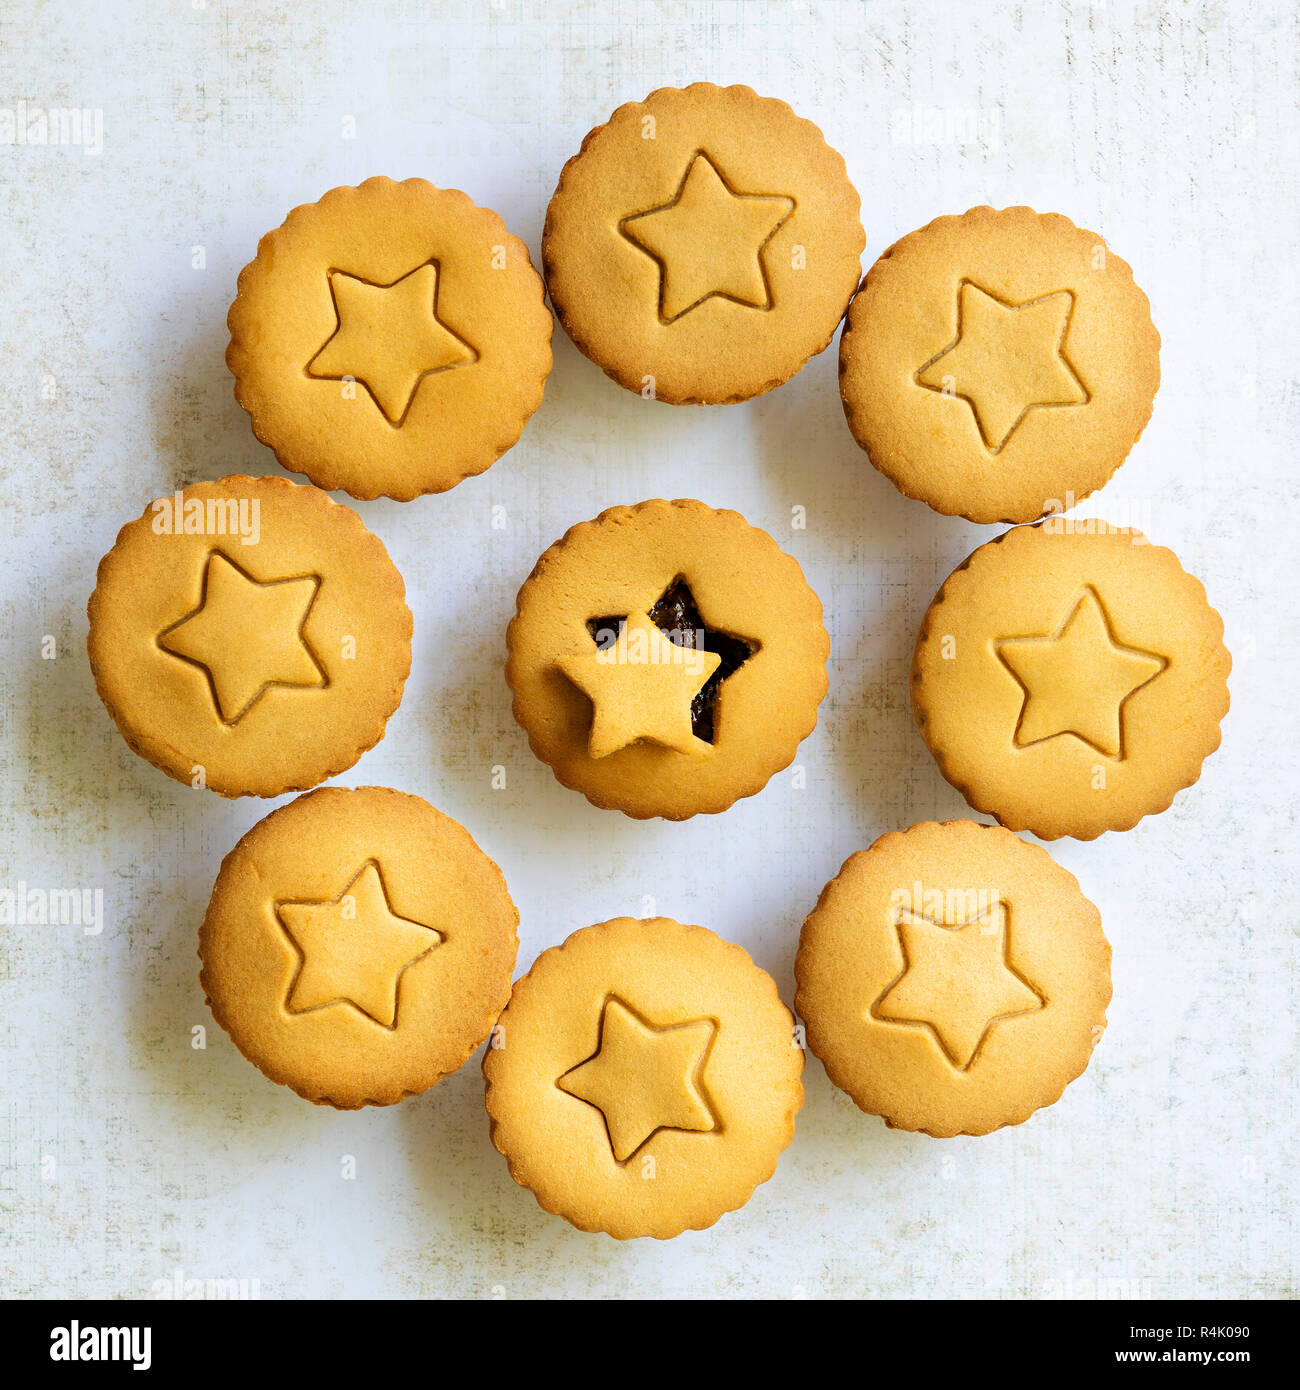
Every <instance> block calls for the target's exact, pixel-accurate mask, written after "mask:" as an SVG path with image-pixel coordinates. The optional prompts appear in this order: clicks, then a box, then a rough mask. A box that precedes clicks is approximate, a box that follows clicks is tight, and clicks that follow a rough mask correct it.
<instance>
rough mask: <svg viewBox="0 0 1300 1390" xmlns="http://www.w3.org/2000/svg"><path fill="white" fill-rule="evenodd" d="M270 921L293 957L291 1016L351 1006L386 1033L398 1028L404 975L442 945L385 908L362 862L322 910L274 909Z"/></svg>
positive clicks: (369, 867) (308, 906)
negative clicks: (291, 948)
mask: <svg viewBox="0 0 1300 1390" xmlns="http://www.w3.org/2000/svg"><path fill="white" fill-rule="evenodd" d="M275 915H276V916H277V917H278V918H279V921H280V925H281V926H282V927H283V928H284V930H285V932H286V934H287V935H288V937H289V939H290V941H292V942H293V944H294V946H295V947H296V948H297V951H298V955H299V957H300V964H299V966H298V973H297V974H296V975H295V976H294V980H293V984H292V985H290V987H289V997H288V999H287V1000H286V1001H285V1002H286V1007H287V1008H288V1009H289V1012H290V1013H295V1014H301V1013H306V1012H307V1011H308V1010H310V1009H320V1008H323V1007H324V1006H325V1005H327V1004H351V1005H352V1007H353V1008H355V1009H359V1010H360V1011H361V1012H362V1013H363V1014H365V1015H366V1016H367V1017H369V1018H372V1019H374V1021H375V1022H376V1023H379V1024H382V1025H383V1027H385V1028H395V1027H396V1026H397V990H398V985H399V984H400V982H401V978H402V976H403V974H404V973H405V972H406V970H407V969H408V968H409V967H410V966H412V965H414V964H415V962H416V961H417V960H422V959H423V958H424V957H425V956H427V955H428V954H429V952H430V951H432V950H433V948H434V947H435V946H437V945H439V944H440V943H441V942H442V940H443V934H442V933H441V932H439V931H435V930H434V929H433V928H432V927H426V926H424V925H423V924H422V923H420V922H412V921H409V920H408V919H407V918H405V917H398V916H397V915H396V914H395V913H394V912H393V910H392V908H391V907H390V906H389V905H388V895H387V893H386V892H385V891H384V881H383V878H382V876H381V875H380V872H379V865H378V864H376V863H375V861H374V860H373V859H372V860H369V861H368V862H367V863H366V864H365V865H364V866H363V867H362V869H361V871H360V873H358V874H357V875H356V877H355V878H353V880H352V882H351V883H349V884H348V886H347V887H346V888H345V889H344V890H343V891H342V892H341V893H340V894H339V895H338V897H337V898H331V899H330V900H329V901H328V902H279V903H276V905H275Z"/></svg>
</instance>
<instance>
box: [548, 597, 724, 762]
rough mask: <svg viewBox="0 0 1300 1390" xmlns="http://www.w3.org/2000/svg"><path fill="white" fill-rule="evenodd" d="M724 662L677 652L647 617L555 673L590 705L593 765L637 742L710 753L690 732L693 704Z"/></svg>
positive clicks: (694, 650) (696, 652)
mask: <svg viewBox="0 0 1300 1390" xmlns="http://www.w3.org/2000/svg"><path fill="white" fill-rule="evenodd" d="M721 660H722V658H721V657H720V656H719V655H718V654H717V652H710V651H705V650H703V649H702V648H699V647H687V646H684V645H682V646H679V645H678V644H677V643H676V642H674V641H673V640H672V638H671V637H669V636H668V635H667V634H666V633H665V632H662V631H661V630H660V629H659V628H658V627H656V626H655V624H654V622H653V621H652V620H651V619H650V617H649V615H648V614H646V613H630V614H629V615H628V618H627V621H626V623H624V625H623V630H622V632H621V633H620V634H619V637H618V640H617V641H616V642H615V643H614V644H613V645H612V646H609V647H607V648H605V649H604V650H599V651H592V652H583V653H582V654H581V655H579V656H567V657H561V658H560V660H559V662H558V665H559V667H560V670H561V671H563V672H564V674H565V675H566V676H568V678H569V679H570V680H571V681H572V682H573V683H574V685H576V686H577V687H578V689H579V690H581V691H582V692H583V693H584V694H585V695H586V696H587V697H588V698H589V699H590V700H591V703H592V706H593V709H594V714H593V716H592V721H591V742H590V744H589V745H588V749H589V752H590V754H591V756H592V757H593V758H604V757H607V756H608V755H609V754H610V753H615V752H617V751H618V750H619V749H620V748H626V747H627V746H628V744H630V743H635V742H636V741H637V740H638V739H648V740H649V741H650V742H651V743H658V744H660V745H662V746H663V747H665V748H675V749H676V750H677V751H678V752H680V753H693V752H696V751H699V750H701V749H704V748H707V747H708V746H709V745H708V744H707V743H705V742H704V741H703V740H702V739H698V738H696V737H695V734H694V732H693V731H692V728H691V701H692V700H694V699H695V697H696V695H698V694H699V692H700V691H701V690H702V689H703V688H704V686H705V685H706V684H707V683H708V680H709V677H710V676H711V675H712V674H713V673H714V671H716V670H717V669H718V666H719V664H720V663H721Z"/></svg>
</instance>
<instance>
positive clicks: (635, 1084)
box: [556, 995, 718, 1163]
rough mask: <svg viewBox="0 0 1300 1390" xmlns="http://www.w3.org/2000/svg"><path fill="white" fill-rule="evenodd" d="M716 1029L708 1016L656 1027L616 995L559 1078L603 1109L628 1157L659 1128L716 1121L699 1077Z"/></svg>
mask: <svg viewBox="0 0 1300 1390" xmlns="http://www.w3.org/2000/svg"><path fill="white" fill-rule="evenodd" d="M717 1031H718V1025H717V1024H716V1023H715V1022H714V1021H713V1020H712V1019H711V1018H697V1019H693V1020H692V1021H691V1022H689V1023H678V1024H671V1025H669V1026H668V1027H666V1028H656V1027H655V1026H654V1025H653V1024H652V1023H649V1022H648V1021H647V1020H646V1019H644V1018H642V1017H640V1015H639V1014H637V1013H636V1012H635V1011H634V1010H633V1009H632V1008H630V1007H629V1006H628V1005H627V1004H624V1003H623V1001H622V1000H621V999H617V998H615V997H614V996H613V995H611V996H610V997H609V998H608V999H607V1000H606V1001H605V1007H604V1009H603V1010H602V1012H601V1016H600V1045H599V1046H598V1047H597V1049H596V1051H595V1052H594V1053H593V1054H592V1056H590V1057H589V1058H588V1059H587V1060H586V1061H585V1062H580V1063H579V1064H578V1065H577V1066H576V1067H573V1068H571V1069H570V1070H569V1071H566V1072H565V1073H564V1075H563V1076H561V1077H560V1079H559V1081H557V1082H556V1085H557V1086H559V1088H560V1090H562V1091H565V1092H567V1093H568V1094H569V1095H571V1096H576V1097H577V1098H578V1099H579V1100H585V1101H586V1102H587V1104H588V1105H594V1106H595V1107H596V1109H597V1110H599V1111H600V1112H601V1114H602V1115H604V1117H605V1127H606V1129H607V1130H608V1131H609V1143H610V1147H611V1148H612V1149H613V1151H614V1158H615V1159H616V1160H617V1162H619V1163H625V1162H626V1161H627V1160H628V1159H629V1158H631V1157H632V1155H633V1154H634V1153H635V1152H636V1151H637V1150H638V1149H639V1148H640V1147H641V1145H642V1144H644V1143H645V1142H646V1140H647V1139H649V1138H650V1136H651V1135H652V1134H654V1133H655V1132H656V1131H657V1130H661V1129H684V1130H690V1131H693V1132H697V1133H708V1132H709V1131H710V1130H713V1129H716V1128H717V1127H718V1120H717V1117H716V1116H715V1115H714V1113H713V1108H712V1106H711V1105H710V1104H709V1101H708V1099H707V1097H706V1096H705V1094H704V1091H703V1089H702V1087H701V1084H700V1083H701V1077H702V1073H703V1071H704V1064H705V1062H706V1061H707V1059H708V1054H709V1049H710V1048H711V1047H712V1045H713V1036H714V1034H715V1033H716V1032H717Z"/></svg>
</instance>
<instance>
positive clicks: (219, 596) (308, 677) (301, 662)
mask: <svg viewBox="0 0 1300 1390" xmlns="http://www.w3.org/2000/svg"><path fill="white" fill-rule="evenodd" d="M320 584H321V581H320V576H319V575H315V574H312V575H300V576H295V577H294V578H291V579H272V580H269V581H267V582H266V583H263V582H262V581H261V580H258V579H254V578H253V576H252V575H251V574H249V573H248V572H247V571H246V570H244V569H241V568H240V566H239V565H237V564H235V562H234V561H233V560H231V559H230V558H229V557H227V556H226V555H223V554H222V553H221V551H219V550H214V551H213V552H212V553H211V554H210V555H209V556H208V562H207V566H206V567H205V569H204V572H203V596H202V598H201V599H200V600H199V606H198V607H197V608H196V609H194V610H193V612H191V613H187V614H186V615H185V617H183V618H181V619H180V620H179V621H178V622H175V623H173V624H172V625H171V626H170V627H169V628H166V629H165V630H164V631H163V632H161V633H159V634H158V645H159V646H160V647H162V649H163V650H164V651H167V652H171V654H172V655H173V656H178V657H181V658H182V659H184V660H185V661H188V662H190V663H191V664H192V665H195V666H198V667H200V668H201V669H202V670H203V671H204V672H205V673H206V674H207V677H208V685H209V688H210V689H211V691H212V699H213V702H214V704H215V705H216V708H217V714H218V717H219V718H220V719H221V722H222V723H223V724H237V723H238V722H239V721H240V720H241V719H242V718H243V717H244V715H246V714H247V713H248V711H249V710H250V709H251V708H252V707H253V705H254V704H255V703H256V702H257V700H258V699H259V698H260V697H261V696H262V695H263V694H264V693H265V692H266V691H267V690H268V689H270V687H271V686H276V685H283V686H300V687H305V688H314V689H321V688H323V687H324V686H326V685H328V684H329V679H328V677H327V676H326V675H325V669H324V667H323V666H321V664H320V662H319V661H318V660H317V659H316V656H315V654H314V653H313V651H312V649H311V648H310V647H309V646H308V645H307V640H306V638H305V637H304V636H303V626H304V624H305V623H306V621H307V615H308V614H309V613H310V612H311V606H312V604H313V603H315V601H316V591H317V590H318V589H319V588H320Z"/></svg>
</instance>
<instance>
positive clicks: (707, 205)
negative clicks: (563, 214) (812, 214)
mask: <svg viewBox="0 0 1300 1390" xmlns="http://www.w3.org/2000/svg"><path fill="white" fill-rule="evenodd" d="M794 208H795V201H794V199H793V198H790V197H786V196H785V195H784V194H769V193H740V192H737V191H736V190H734V189H733V188H732V187H731V185H730V184H729V183H728V182H727V180H726V179H725V178H724V177H723V175H722V171H721V170H720V169H719V168H718V166H717V164H716V163H715V162H714V160H712V159H711V158H710V157H709V156H708V155H707V154H705V153H704V151H703V150H700V151H697V153H696V154H695V155H694V156H692V158H691V162H690V163H689V164H688V165H687V166H686V173H685V174H684V175H683V177H682V182H681V185H680V187H679V188H678V190H677V193H676V196H675V197H674V198H673V200H672V201H671V202H669V203H665V204H664V205H663V206H662V207H657V208H651V209H650V210H649V211H648V212H638V213H633V214H632V215H631V216H629V217H625V218H623V219H622V221H621V222H620V223H619V224H618V229H619V231H620V232H622V234H623V235H624V236H625V237H626V238H627V239H628V240H629V241H630V242H632V244H633V245H634V246H638V247H640V249H641V250H642V251H644V252H645V253H646V254H647V255H648V256H651V257H652V258H653V259H654V260H655V261H657V262H658V264H659V319H660V322H662V323H672V322H673V321H674V320H676V319H679V318H681V316H682V315H683V314H685V313H687V312H689V311H690V310H691V309H694V308H695V307H696V306H697V305H700V304H703V303H704V301H705V300H706V299H711V298H713V296H715V295H718V296H720V297H721V298H723V299H730V300H732V301H733V302H735V303H736V304H743V305H747V306H749V307H750V308H754V309H770V308H771V307H772V287H771V285H770V283H769V282H768V278H767V270H766V268H765V266H764V264H763V250H764V248H765V247H766V246H767V244H768V242H769V241H771V240H772V238H773V237H774V236H775V235H776V234H777V232H778V231H780V229H781V227H782V226H783V225H784V224H785V222H786V221H787V220H788V219H789V217H790V214H791V213H793V212H794Z"/></svg>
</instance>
